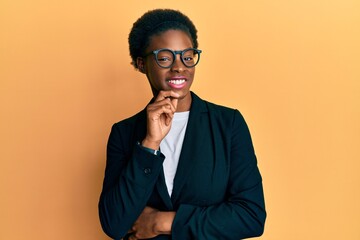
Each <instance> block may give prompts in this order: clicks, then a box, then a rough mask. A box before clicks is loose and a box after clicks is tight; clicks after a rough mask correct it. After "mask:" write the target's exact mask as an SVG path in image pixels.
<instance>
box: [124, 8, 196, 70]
mask: <svg viewBox="0 0 360 240" xmlns="http://www.w3.org/2000/svg"><path fill="white" fill-rule="evenodd" d="M167 30H181V31H184V32H185V33H186V34H188V35H189V37H190V38H191V40H192V43H193V47H194V48H197V47H198V42H197V30H196V27H195V25H194V24H193V22H192V21H191V20H190V19H189V18H188V17H187V16H186V15H184V14H183V13H181V12H180V11H177V10H172V9H155V10H151V11H148V12H146V13H145V14H144V15H143V16H142V17H140V18H139V19H138V20H137V21H136V22H135V23H134V24H133V27H132V29H131V31H130V34H129V50H130V56H131V59H132V65H134V67H135V68H138V66H137V63H136V59H137V58H138V57H143V56H144V55H145V50H146V48H147V47H148V46H149V44H150V38H151V37H152V36H154V35H157V34H160V33H163V32H165V31H167Z"/></svg>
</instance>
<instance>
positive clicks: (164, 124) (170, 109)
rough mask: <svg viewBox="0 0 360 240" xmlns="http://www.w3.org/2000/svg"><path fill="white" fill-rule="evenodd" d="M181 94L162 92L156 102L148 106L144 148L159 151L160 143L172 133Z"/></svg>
mask: <svg viewBox="0 0 360 240" xmlns="http://www.w3.org/2000/svg"><path fill="white" fill-rule="evenodd" d="M178 97H179V94H177V93H175V92H173V91H160V92H159V94H158V95H157V97H156V99H155V101H154V102H153V103H152V104H149V105H148V106H147V109H146V112H147V133H146V137H145V139H144V140H143V142H142V145H143V146H144V147H148V148H152V149H155V150H157V149H159V146H160V142H161V141H162V140H163V139H164V137H165V136H166V134H168V132H169V131H170V128H171V122H172V119H173V116H174V113H175V112H176V108H177V103H178Z"/></svg>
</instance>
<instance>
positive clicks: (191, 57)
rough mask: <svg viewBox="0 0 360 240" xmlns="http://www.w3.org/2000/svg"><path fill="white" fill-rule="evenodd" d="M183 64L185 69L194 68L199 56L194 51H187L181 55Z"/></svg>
mask: <svg viewBox="0 0 360 240" xmlns="http://www.w3.org/2000/svg"><path fill="white" fill-rule="evenodd" d="M182 59H183V63H184V64H185V66H187V67H194V66H195V65H196V64H197V63H198V62H199V54H198V52H197V51H196V50H195V49H188V50H186V51H185V52H184V53H183V55H182Z"/></svg>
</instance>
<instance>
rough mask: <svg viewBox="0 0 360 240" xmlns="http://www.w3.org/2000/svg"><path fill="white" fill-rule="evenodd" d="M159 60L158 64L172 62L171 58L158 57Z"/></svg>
mask: <svg viewBox="0 0 360 240" xmlns="http://www.w3.org/2000/svg"><path fill="white" fill-rule="evenodd" d="M157 60H158V62H172V58H171V57H160V56H158V58H157Z"/></svg>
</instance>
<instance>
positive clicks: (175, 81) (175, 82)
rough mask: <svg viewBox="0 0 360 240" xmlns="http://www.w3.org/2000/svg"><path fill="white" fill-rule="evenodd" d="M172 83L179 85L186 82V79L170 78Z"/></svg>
mask: <svg viewBox="0 0 360 240" xmlns="http://www.w3.org/2000/svg"><path fill="white" fill-rule="evenodd" d="M169 82H170V83H171V84H175V85H179V84H183V83H184V82H185V79H178V80H169Z"/></svg>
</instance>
